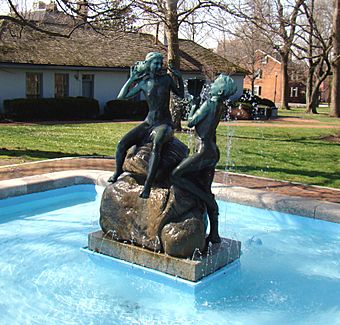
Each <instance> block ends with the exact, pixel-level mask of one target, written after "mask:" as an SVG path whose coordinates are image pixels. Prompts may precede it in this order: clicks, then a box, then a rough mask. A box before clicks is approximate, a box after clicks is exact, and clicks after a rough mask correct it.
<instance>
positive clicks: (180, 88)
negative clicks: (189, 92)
mask: <svg viewBox="0 0 340 325" xmlns="http://www.w3.org/2000/svg"><path fill="white" fill-rule="evenodd" d="M168 69H169V70H170V72H171V73H172V75H173V76H175V77H176V79H177V82H178V85H176V83H175V81H174V80H173V79H172V78H171V90H172V91H173V93H174V94H175V95H176V96H178V97H180V98H184V82H183V78H182V74H181V73H180V72H179V71H178V70H176V69H175V68H174V67H173V66H172V64H171V62H169V66H168Z"/></svg>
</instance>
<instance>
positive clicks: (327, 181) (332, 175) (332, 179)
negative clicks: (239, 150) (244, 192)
mask: <svg viewBox="0 0 340 325" xmlns="http://www.w3.org/2000/svg"><path fill="white" fill-rule="evenodd" d="M217 169H221V170H223V169H225V166H224V165H223V164H218V165H217ZM229 171H230V172H234V173H242V174H249V175H253V174H255V173H256V174H257V175H259V174H260V173H266V174H267V173H269V175H268V176H266V174H265V175H263V176H266V177H273V176H271V175H270V173H275V174H278V173H280V174H285V175H287V176H290V175H292V176H302V177H303V176H305V177H310V178H315V182H313V184H314V185H319V186H330V187H335V183H336V181H338V180H339V178H340V175H339V172H337V171H334V172H322V171H306V170H301V169H288V168H277V167H268V168H261V167H257V166H236V167H235V168H232V169H229ZM319 177H322V178H323V179H324V180H320V179H317V178H319ZM282 180H284V179H282ZM301 182H302V183H303V181H301Z"/></svg>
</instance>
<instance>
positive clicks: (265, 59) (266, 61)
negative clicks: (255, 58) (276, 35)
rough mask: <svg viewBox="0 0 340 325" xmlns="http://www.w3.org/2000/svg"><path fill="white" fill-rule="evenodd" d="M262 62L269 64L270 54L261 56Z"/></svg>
mask: <svg viewBox="0 0 340 325" xmlns="http://www.w3.org/2000/svg"><path fill="white" fill-rule="evenodd" d="M261 63H262V64H267V63H268V56H267V55H265V56H263V57H262V58H261Z"/></svg>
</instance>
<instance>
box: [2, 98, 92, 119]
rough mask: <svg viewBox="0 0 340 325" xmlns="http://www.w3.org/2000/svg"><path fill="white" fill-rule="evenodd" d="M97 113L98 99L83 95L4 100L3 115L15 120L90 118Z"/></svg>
mask: <svg viewBox="0 0 340 325" xmlns="http://www.w3.org/2000/svg"><path fill="white" fill-rule="evenodd" d="M98 114H99V103H98V101H97V100H95V99H90V98H85V97H65V98H18V99H6V100H4V115H5V117H6V118H9V119H12V120H17V121H25V120H46V119H48V120H63V119H91V118H96V117H97V116H98Z"/></svg>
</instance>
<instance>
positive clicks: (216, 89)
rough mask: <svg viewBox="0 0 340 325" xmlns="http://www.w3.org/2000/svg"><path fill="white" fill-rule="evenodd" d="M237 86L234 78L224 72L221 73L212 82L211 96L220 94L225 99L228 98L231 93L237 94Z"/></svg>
mask: <svg viewBox="0 0 340 325" xmlns="http://www.w3.org/2000/svg"><path fill="white" fill-rule="evenodd" d="M236 90H237V87H236V85H235V82H234V80H233V79H232V78H230V77H229V76H227V75H226V74H224V73H221V74H220V75H219V76H218V77H217V78H216V79H215V81H214V82H213V83H212V85H211V88H210V94H211V96H218V97H221V98H223V99H227V98H228V97H230V96H231V95H233V94H235V93H236Z"/></svg>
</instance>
